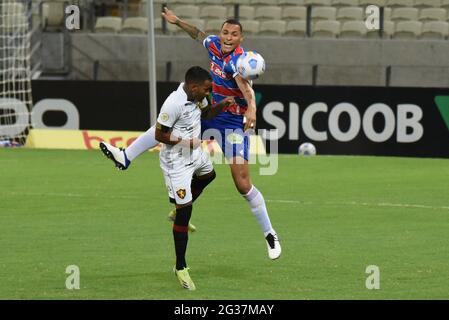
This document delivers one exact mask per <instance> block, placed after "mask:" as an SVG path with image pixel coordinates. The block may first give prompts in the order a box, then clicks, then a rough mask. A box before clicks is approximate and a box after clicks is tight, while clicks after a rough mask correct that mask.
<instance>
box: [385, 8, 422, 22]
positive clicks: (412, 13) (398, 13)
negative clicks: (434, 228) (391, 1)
mask: <svg viewBox="0 0 449 320" xmlns="http://www.w3.org/2000/svg"><path fill="white" fill-rule="evenodd" d="M418 14H419V9H417V8H395V9H393V12H392V13H391V21H394V22H399V21H416V20H418Z"/></svg>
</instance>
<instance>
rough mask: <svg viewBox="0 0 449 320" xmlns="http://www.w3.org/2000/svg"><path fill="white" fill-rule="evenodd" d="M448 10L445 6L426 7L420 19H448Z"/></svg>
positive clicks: (422, 10) (427, 20) (421, 12)
mask: <svg viewBox="0 0 449 320" xmlns="http://www.w3.org/2000/svg"><path fill="white" fill-rule="evenodd" d="M446 19H447V11H446V9H443V8H424V9H421V11H420V13H419V17H418V20H419V21H421V22H429V21H446Z"/></svg>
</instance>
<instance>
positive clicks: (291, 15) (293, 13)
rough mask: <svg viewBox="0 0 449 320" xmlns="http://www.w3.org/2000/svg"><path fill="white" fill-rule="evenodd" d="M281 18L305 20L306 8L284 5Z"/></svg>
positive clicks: (285, 19)
mask: <svg viewBox="0 0 449 320" xmlns="http://www.w3.org/2000/svg"><path fill="white" fill-rule="evenodd" d="M282 20H284V21H287V22H289V21H294V20H307V8H306V7H303V6H300V7H293V8H290V7H284V9H283V10H282Z"/></svg>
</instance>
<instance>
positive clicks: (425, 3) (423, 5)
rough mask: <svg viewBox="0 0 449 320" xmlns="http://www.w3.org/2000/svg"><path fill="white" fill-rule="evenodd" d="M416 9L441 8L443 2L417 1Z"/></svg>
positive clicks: (434, 0)
mask: <svg viewBox="0 0 449 320" xmlns="http://www.w3.org/2000/svg"><path fill="white" fill-rule="evenodd" d="M415 7H419V8H429V7H430V8H440V7H441V0H415Z"/></svg>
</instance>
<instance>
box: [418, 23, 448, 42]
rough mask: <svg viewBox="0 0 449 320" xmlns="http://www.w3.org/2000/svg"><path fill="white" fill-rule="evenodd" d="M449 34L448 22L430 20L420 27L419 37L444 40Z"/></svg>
mask: <svg viewBox="0 0 449 320" xmlns="http://www.w3.org/2000/svg"><path fill="white" fill-rule="evenodd" d="M448 36H449V23H447V22H443V21H430V22H426V23H424V25H423V27H422V33H421V39H439V40H444V39H447V37H448Z"/></svg>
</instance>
